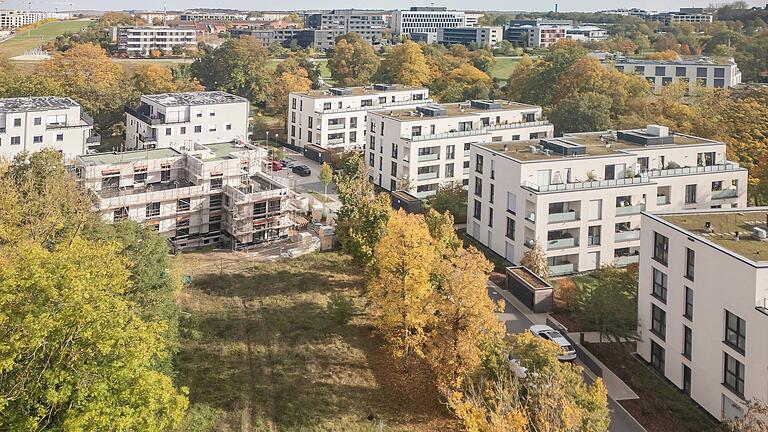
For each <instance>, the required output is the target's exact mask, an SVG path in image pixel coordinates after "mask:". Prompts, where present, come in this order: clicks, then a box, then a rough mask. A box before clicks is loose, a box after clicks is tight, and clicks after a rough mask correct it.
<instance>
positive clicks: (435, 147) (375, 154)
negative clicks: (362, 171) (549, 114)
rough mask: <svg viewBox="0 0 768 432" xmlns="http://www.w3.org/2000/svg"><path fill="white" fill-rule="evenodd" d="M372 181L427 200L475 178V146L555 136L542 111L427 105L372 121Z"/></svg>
mask: <svg viewBox="0 0 768 432" xmlns="http://www.w3.org/2000/svg"><path fill="white" fill-rule="evenodd" d="M368 120H369V123H368V138H367V140H366V145H365V163H366V165H367V166H368V169H369V175H370V177H369V179H370V180H371V182H373V183H374V184H376V185H378V186H380V187H381V188H383V189H385V190H389V191H393V192H394V191H396V190H404V191H407V192H409V193H411V194H412V195H415V196H416V197H418V198H426V197H427V196H429V195H432V194H434V193H435V191H437V189H438V187H439V186H440V185H445V184H451V183H456V182H459V183H462V184H464V185H466V184H467V183H466V182H467V176H468V174H469V147H470V144H471V143H480V142H494V141H506V140H519V139H524V140H528V139H538V138H545V137H548V136H552V133H553V127H552V125H551V124H550V123H549V122H547V121H544V120H542V118H541V107H538V106H534V105H525V104H519V103H514V102H512V103H510V102H506V101H471V102H470V103H453V104H443V105H435V104H432V105H425V106H421V107H417V108H416V109H415V110H413V109H401V110H396V111H394V110H393V111H386V110H385V111H378V112H371V113H370V114H369V115H368Z"/></svg>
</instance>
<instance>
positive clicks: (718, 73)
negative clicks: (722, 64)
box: [715, 68, 725, 78]
mask: <svg viewBox="0 0 768 432" xmlns="http://www.w3.org/2000/svg"><path fill="white" fill-rule="evenodd" d="M715 78H725V68H715Z"/></svg>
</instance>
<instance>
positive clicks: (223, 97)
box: [125, 91, 250, 150]
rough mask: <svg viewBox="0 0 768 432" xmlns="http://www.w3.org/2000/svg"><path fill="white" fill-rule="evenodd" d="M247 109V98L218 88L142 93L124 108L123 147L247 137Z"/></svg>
mask: <svg viewBox="0 0 768 432" xmlns="http://www.w3.org/2000/svg"><path fill="white" fill-rule="evenodd" d="M249 113H250V104H249V102H248V99H245V98H242V97H240V96H235V95H232V94H229V93H225V92H220V91H213V92H191V93H163V94H156V95H142V96H141V99H140V102H139V106H138V107H135V108H134V107H126V108H125V148H126V149H127V150H137V149H155V148H168V147H174V146H180V145H188V146H190V147H191V146H192V144H210V143H217V142H229V141H233V140H240V141H246V140H247V139H248V116H249Z"/></svg>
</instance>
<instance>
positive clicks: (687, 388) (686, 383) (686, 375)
mask: <svg viewBox="0 0 768 432" xmlns="http://www.w3.org/2000/svg"><path fill="white" fill-rule="evenodd" d="M683 391H684V392H685V394H687V395H688V396H690V395H691V368H689V367H688V366H686V365H683Z"/></svg>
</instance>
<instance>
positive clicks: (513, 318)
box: [488, 285, 646, 432]
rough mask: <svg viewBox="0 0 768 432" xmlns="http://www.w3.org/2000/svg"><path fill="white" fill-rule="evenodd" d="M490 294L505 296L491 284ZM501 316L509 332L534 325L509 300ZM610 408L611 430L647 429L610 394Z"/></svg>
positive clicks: (495, 297) (588, 378) (641, 431)
mask: <svg viewBox="0 0 768 432" xmlns="http://www.w3.org/2000/svg"><path fill="white" fill-rule="evenodd" d="M488 295H490V296H491V298H492V299H493V300H494V301H498V300H499V299H502V298H503V297H502V296H501V294H499V293H498V292H497V291H496V288H495V287H493V286H490V285H489V287H488ZM499 318H501V319H502V320H503V321H504V325H506V327H507V333H520V332H522V331H525V330H527V329H528V328H529V327H530V326H532V325H533V322H531V320H529V319H528V317H526V316H525V315H524V314H523V313H522V312H520V311H519V310H518V309H517V308H516V307H515V306H514V305H512V304H511V303H509V302H504V312H503V313H501V314H499ZM582 367H584V370H585V371H586V370H587V368H586V366H584V365H582ZM584 380H585V381H587V382H588V383H590V384H591V383H593V382H594V379H593V378H592V377H591V376H590V375H589V374H587V373H586V372H585V373H584ZM608 408H609V410H610V412H611V426H610V427H609V429H608V430H609V431H610V432H646V431H645V429H644V428H643V427H642V426H640V425H639V424H638V423H637V421H635V419H634V418H632V416H630V415H629V414H627V412H626V411H624V409H623V408H621V407H620V406H619V404H618V402H616V401H615V400H613V398H611V397H610V396H609V397H608Z"/></svg>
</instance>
